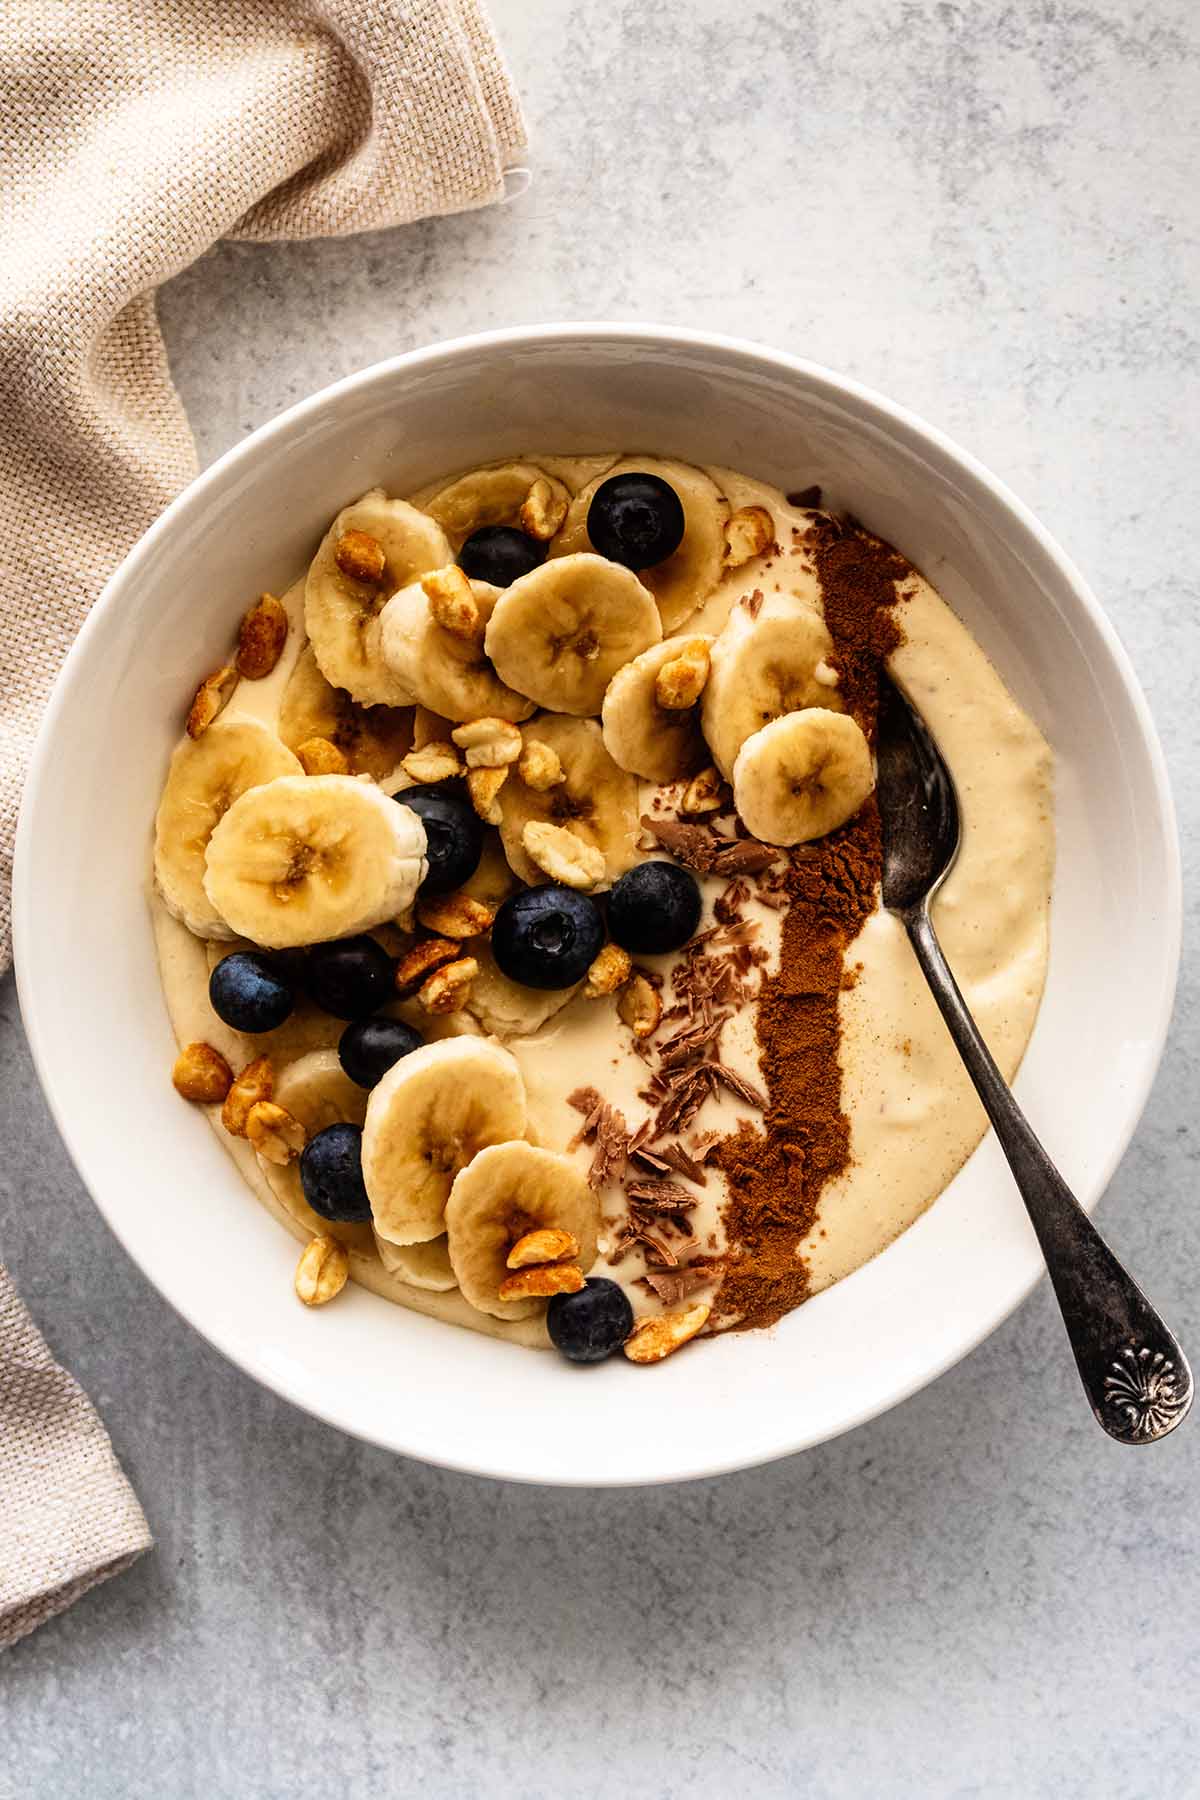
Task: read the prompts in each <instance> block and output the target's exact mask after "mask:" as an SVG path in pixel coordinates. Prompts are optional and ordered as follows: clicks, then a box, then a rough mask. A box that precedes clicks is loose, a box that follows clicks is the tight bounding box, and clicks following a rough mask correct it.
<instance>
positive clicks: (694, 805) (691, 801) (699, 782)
mask: <svg viewBox="0 0 1200 1800" xmlns="http://www.w3.org/2000/svg"><path fill="white" fill-rule="evenodd" d="M721 789H722V782H721V777H720V775H719V773H718V772H717V770H716V769H701V771H700V773H699V774H698V775H694V776H693V777H692V779H691V781H689V782H688V784H687V786H686V787H685V788H684V790H683V797H682V799H681V800H680V802H679V810H680V812H681V813H687V814H689V815H693V814H696V813H708V812H718V811H719V810H720V807H721V803H722V798H723V795H722V792H721Z"/></svg>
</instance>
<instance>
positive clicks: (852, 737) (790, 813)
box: [733, 706, 875, 845]
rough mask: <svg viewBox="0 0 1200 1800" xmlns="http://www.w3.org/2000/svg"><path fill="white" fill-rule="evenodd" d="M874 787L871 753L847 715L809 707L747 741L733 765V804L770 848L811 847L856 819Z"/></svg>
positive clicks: (823, 708)
mask: <svg viewBox="0 0 1200 1800" xmlns="http://www.w3.org/2000/svg"><path fill="white" fill-rule="evenodd" d="M874 786H875V772H874V769H873V768H872V766H871V752H870V749H869V747H868V745H867V740H866V738H865V737H864V736H863V734H862V732H861V730H860V729H859V727H858V726H857V725H856V724H855V722H854V720H853V719H852V718H850V717H849V715H848V714H847V713H840V712H830V711H829V710H828V709H827V708H826V707H823V706H810V707H808V708H807V709H806V710H805V711H804V712H794V713H787V714H785V715H784V717H783V718H782V719H773V720H772V721H771V723H770V724H769V725H764V726H763V728H762V730H761V731H756V732H754V733H753V735H752V736H751V737H748V738H747V739H746V741H745V743H744V744H743V745H742V747H741V749H740V751H739V752H738V758H737V761H736V762H735V763H734V765H733V798H734V804H735V805H736V807H737V809H738V812H739V814H740V815H741V819H742V822H743V824H744V825H745V826H746V828H747V829H748V830H749V831H750V832H751V833H752V834H753V835H754V836H755V837H757V838H761V839H762V840H763V842H764V843H766V844H784V845H787V844H806V843H808V842H809V840H810V839H811V838H819V837H824V836H825V834H826V832H828V831H835V830H836V829H837V827H838V826H839V825H844V824H845V823H846V820H847V819H852V818H853V817H854V815H855V813H856V812H857V811H858V809H859V807H860V806H861V805H862V803H863V801H864V800H865V799H866V798H867V795H868V794H869V793H870V792H871V790H872V788H873V787H874Z"/></svg>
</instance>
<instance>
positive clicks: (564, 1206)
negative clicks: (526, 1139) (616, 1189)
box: [446, 1143, 600, 1319]
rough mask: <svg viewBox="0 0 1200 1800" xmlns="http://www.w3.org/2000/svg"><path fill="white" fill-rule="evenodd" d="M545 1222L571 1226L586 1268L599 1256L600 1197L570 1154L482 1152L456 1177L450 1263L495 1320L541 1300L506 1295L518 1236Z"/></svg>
mask: <svg viewBox="0 0 1200 1800" xmlns="http://www.w3.org/2000/svg"><path fill="white" fill-rule="evenodd" d="M542 1227H551V1228H554V1229H557V1230H560V1231H569V1232H570V1233H571V1235H572V1236H573V1237H574V1238H575V1239H576V1240H577V1242H578V1244H579V1258H578V1261H579V1266H580V1268H581V1269H582V1270H583V1271H584V1273H585V1274H586V1272H587V1271H588V1269H590V1268H591V1266H592V1264H593V1263H594V1262H595V1260H596V1239H597V1235H598V1233H599V1230H600V1203H599V1201H598V1200H597V1198H596V1196H595V1194H594V1193H593V1192H592V1190H591V1188H589V1186H588V1184H587V1180H586V1178H585V1176H584V1175H583V1174H582V1173H581V1171H580V1170H579V1168H578V1167H577V1166H576V1164H575V1163H573V1162H572V1161H571V1158H570V1157H569V1156H561V1155H559V1153H558V1152H557V1151H555V1150H537V1149H535V1148H534V1146H533V1145H532V1144H519V1143H510V1144H496V1145H495V1146H494V1147H493V1148H492V1149H490V1150H481V1151H480V1152H479V1154H478V1156H476V1157H475V1158H474V1160H473V1161H472V1162H471V1163H469V1164H468V1166H467V1167H466V1168H465V1169H464V1170H463V1171H462V1173H461V1174H460V1175H458V1176H456V1177H455V1181H454V1186H453V1187H452V1188H451V1190H450V1198H449V1200H448V1201H447V1202H446V1235H447V1240H448V1243H449V1249H450V1263H451V1266H452V1267H453V1269H454V1273H455V1274H456V1275H457V1277H458V1285H459V1287H460V1288H461V1289H462V1291H463V1296H464V1298H465V1299H467V1300H469V1301H470V1302H471V1305H472V1306H474V1307H477V1308H478V1309H479V1311H480V1312H485V1313H490V1314H491V1315H492V1317H493V1318H496V1319H526V1318H528V1317H529V1316H530V1314H532V1313H534V1312H538V1311H540V1309H541V1308H542V1307H543V1306H544V1305H545V1302H544V1301H541V1300H501V1299H500V1297H499V1290H500V1283H501V1282H502V1281H503V1280H504V1279H505V1278H506V1276H507V1275H508V1273H509V1270H508V1267H507V1257H508V1253H509V1251H510V1250H511V1249H512V1247H513V1245H514V1244H515V1243H516V1242H517V1239H518V1238H521V1237H524V1236H525V1234H526V1233H527V1232H530V1231H537V1230H539V1229H540V1228H542Z"/></svg>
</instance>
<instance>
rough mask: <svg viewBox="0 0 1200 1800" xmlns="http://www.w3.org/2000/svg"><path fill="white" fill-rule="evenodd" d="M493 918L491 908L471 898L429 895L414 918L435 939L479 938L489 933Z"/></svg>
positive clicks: (462, 895)
mask: <svg viewBox="0 0 1200 1800" xmlns="http://www.w3.org/2000/svg"><path fill="white" fill-rule="evenodd" d="M495 916H496V914H495V911H494V909H493V908H492V907H490V906H484V904H483V902H482V901H480V900H472V898H471V896H470V894H430V895H429V897H428V898H427V899H425V900H422V901H421V902H420V904H419V905H418V907H417V918H418V919H419V921H420V922H421V924H422V925H423V926H424V927H425V929H426V931H433V932H436V933H437V935H438V937H444V938H471V937H481V936H482V935H483V933H484V932H485V931H490V930H491V927H492V920H493V919H494V918H495Z"/></svg>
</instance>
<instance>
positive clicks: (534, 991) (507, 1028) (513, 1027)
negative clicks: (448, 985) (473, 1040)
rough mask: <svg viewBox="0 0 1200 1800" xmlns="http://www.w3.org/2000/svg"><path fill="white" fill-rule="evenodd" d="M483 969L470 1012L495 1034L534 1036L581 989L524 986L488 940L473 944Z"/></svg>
mask: <svg viewBox="0 0 1200 1800" xmlns="http://www.w3.org/2000/svg"><path fill="white" fill-rule="evenodd" d="M471 955H472V956H473V957H474V958H475V961H476V962H477V963H478V965H479V972H478V974H477V975H476V977H475V979H474V981H473V982H472V983H471V992H470V995H469V996H468V999H467V1011H468V1012H469V1013H471V1014H473V1015H474V1017H475V1018H476V1019H478V1021H479V1023H480V1025H481V1026H482V1027H483V1029H484V1031H486V1032H489V1033H490V1034H491V1036H492V1037H498V1038H517V1037H532V1035H533V1033H534V1032H535V1031H537V1030H538V1029H539V1028H540V1027H541V1026H542V1025H544V1024H545V1023H546V1020H547V1019H552V1018H553V1017H554V1015H555V1013H558V1012H561V1011H562V1009H563V1007H564V1006H566V1004H567V1002H568V1001H570V1000H573V999H574V997H575V995H576V994H577V993H578V992H579V984H578V983H576V985H575V986H574V987H572V988H531V987H523V986H522V985H521V983H520V982H518V981H510V980H509V978H508V976H507V975H504V974H502V973H501V971H500V969H499V968H498V967H497V965H496V959H495V957H494V956H493V955H492V953H491V950H490V949H489V948H488V945H487V943H486V941H485V940H483V939H481V940H480V941H479V942H478V943H476V944H473V945H472V947H471Z"/></svg>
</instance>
